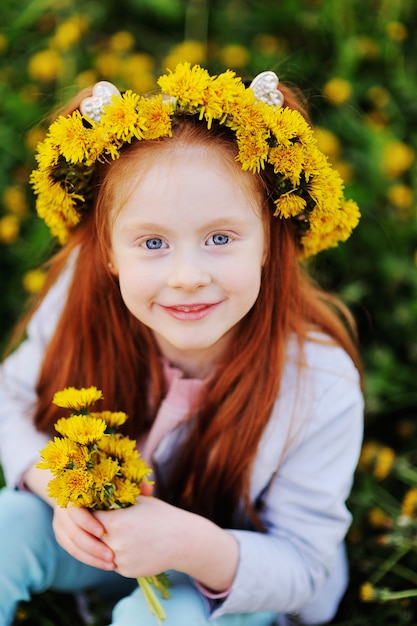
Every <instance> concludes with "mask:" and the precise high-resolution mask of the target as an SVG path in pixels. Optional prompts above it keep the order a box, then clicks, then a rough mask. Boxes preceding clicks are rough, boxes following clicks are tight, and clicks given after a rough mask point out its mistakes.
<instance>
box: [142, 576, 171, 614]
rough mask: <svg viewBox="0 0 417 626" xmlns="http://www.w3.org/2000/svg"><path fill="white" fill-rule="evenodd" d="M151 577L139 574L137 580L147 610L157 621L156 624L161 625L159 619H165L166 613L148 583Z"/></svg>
mask: <svg viewBox="0 0 417 626" xmlns="http://www.w3.org/2000/svg"><path fill="white" fill-rule="evenodd" d="M152 579H153V576H149V577H146V576H140V577H139V578H138V579H137V580H138V583H139V586H140V588H141V590H142V593H143V595H144V598H145V600H146V604H147V605H148V609H149V611H150V612H151V614H152V615H155V617H156V619H157V621H158V626H161V621H164V620H166V615H165V611H164V609H163V608H162V606H161V603H160V602H159V600H158V598H157V597H156V594H155V592H154V590H153V589H152V586H151V584H150V583H151V582H152Z"/></svg>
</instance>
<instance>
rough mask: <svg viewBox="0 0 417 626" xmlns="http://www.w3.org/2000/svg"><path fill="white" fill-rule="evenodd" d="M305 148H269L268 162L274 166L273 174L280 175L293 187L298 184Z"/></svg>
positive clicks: (297, 146)
mask: <svg viewBox="0 0 417 626" xmlns="http://www.w3.org/2000/svg"><path fill="white" fill-rule="evenodd" d="M305 156H306V148H305V146H303V145H302V144H295V145H294V146H291V147H289V146H278V147H277V148H271V150H270V152H269V162H270V163H272V165H273V166H274V171H275V173H279V174H282V175H283V176H285V178H288V180H289V181H290V182H291V184H292V185H293V186H294V187H297V186H298V185H299V184H300V180H301V173H302V171H303V166H304V160H305Z"/></svg>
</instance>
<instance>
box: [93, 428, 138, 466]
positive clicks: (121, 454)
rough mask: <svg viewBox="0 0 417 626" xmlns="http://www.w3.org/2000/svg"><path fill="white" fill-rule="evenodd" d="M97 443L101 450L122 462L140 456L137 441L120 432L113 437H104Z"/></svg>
mask: <svg viewBox="0 0 417 626" xmlns="http://www.w3.org/2000/svg"><path fill="white" fill-rule="evenodd" d="M97 445H98V448H99V450H100V451H102V452H104V453H105V454H108V455H109V456H111V457H112V458H114V459H118V460H119V461H120V462H128V461H130V460H132V459H137V458H139V453H138V451H137V449H136V442H135V441H134V440H133V439H129V438H128V437H123V436H122V435H120V434H117V435H113V436H112V437H103V439H101V440H100V441H99V442H98V444H97Z"/></svg>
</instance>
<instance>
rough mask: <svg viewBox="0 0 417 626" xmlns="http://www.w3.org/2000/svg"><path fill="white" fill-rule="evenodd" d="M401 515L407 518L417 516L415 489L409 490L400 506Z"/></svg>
mask: <svg viewBox="0 0 417 626" xmlns="http://www.w3.org/2000/svg"><path fill="white" fill-rule="evenodd" d="M401 514H402V515H405V516H407V517H416V516H417V488H416V487H413V488H412V489H409V490H408V491H407V493H406V494H405V496H404V498H403V501H402V504H401Z"/></svg>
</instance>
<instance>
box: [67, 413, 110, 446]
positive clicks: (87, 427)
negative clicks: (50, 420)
mask: <svg viewBox="0 0 417 626" xmlns="http://www.w3.org/2000/svg"><path fill="white" fill-rule="evenodd" d="M55 429H56V430H57V431H58V432H59V434H60V435H62V436H63V437H67V438H68V439H70V440H71V441H75V442H76V443H79V444H81V445H84V446H88V445H91V444H93V443H97V442H98V441H99V440H100V439H101V438H102V437H103V435H104V433H105V431H106V422H105V421H104V420H102V419H96V418H94V417H90V416H89V415H72V416H71V417H61V418H60V419H59V420H58V421H57V422H56V424H55Z"/></svg>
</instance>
